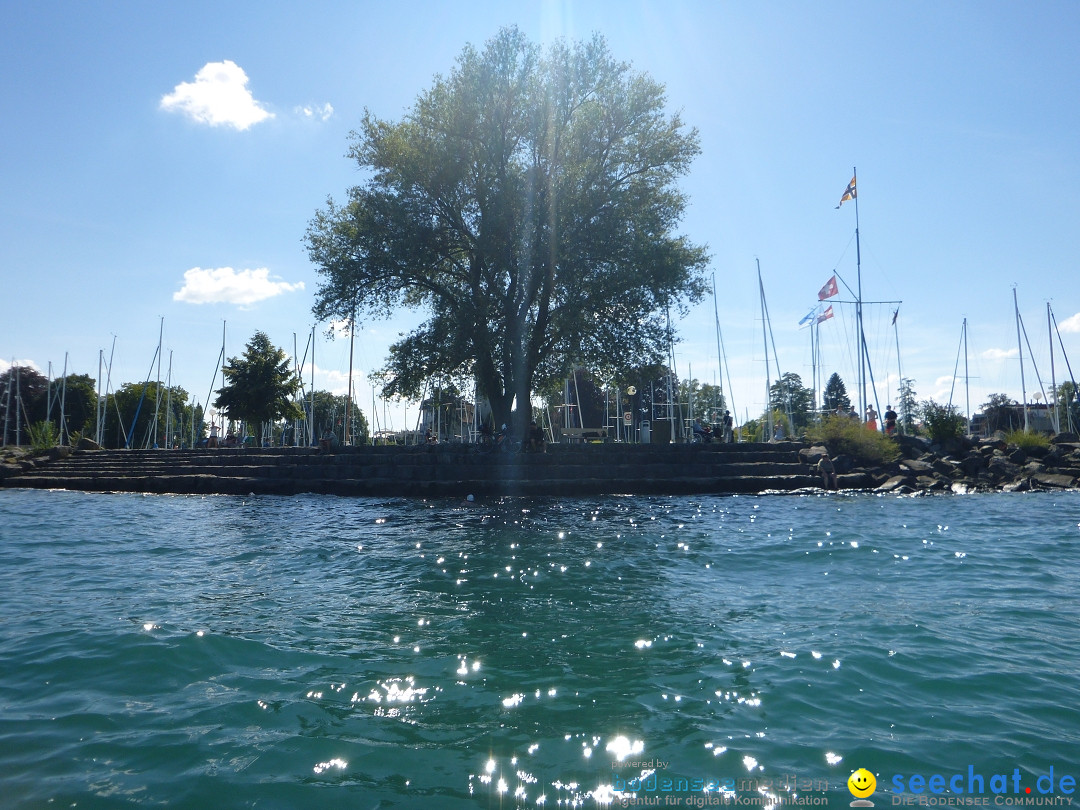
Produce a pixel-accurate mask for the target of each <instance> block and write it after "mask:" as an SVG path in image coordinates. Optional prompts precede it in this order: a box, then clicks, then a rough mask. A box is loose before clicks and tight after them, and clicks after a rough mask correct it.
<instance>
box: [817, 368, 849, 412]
mask: <svg viewBox="0 0 1080 810" xmlns="http://www.w3.org/2000/svg"><path fill="white" fill-rule="evenodd" d="M821 399H822V403H821V404H822V406H823V407H824V409H825V410H826V411H832V412H833V413H835V412H836V409H837V408H843V409H844V410H845V411H847V409H848V408H850V407H851V398H850V397H849V396H848V392H847V386H846V385H844V381H843V379H841V377H840V375H839V374H837V373H836V372H833V374H832V376H831V377H829V381H828V382H827V383H825V391H824V393H823V394H822V395H821Z"/></svg>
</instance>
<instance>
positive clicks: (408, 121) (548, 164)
mask: <svg viewBox="0 0 1080 810" xmlns="http://www.w3.org/2000/svg"><path fill="white" fill-rule="evenodd" d="M664 104H665V97H664V90H663V87H662V86H661V85H659V84H658V83H656V82H655V81H653V80H652V79H651V78H650V77H648V76H646V75H644V74H640V73H634V72H632V71H631V70H630V68H629V66H628V65H626V64H624V63H621V62H618V61H616V60H615V59H614V58H613V57H612V56H611V54H610V53H609V51H608V49H607V46H606V44H605V42H604V40H603V39H602V38H601V37H599V36H597V37H594V38H593V39H592V40H590V41H588V42H584V43H577V44H567V43H565V42H557V43H555V44H553V45H551V46H550V48H549V49H548V50H547V51H546V52H541V50H540V49H539V48H538V47H537V46H535V45H533V44H531V43H529V42H528V41H527V40H526V39H525V37H524V36H523V35H522V34H521V33H520V32H519V31H518V30H517V29H514V28H511V29H504V30H502V31H500V32H499V33H498V34H497V35H496V36H495V37H494V38H493V39H492V40H491V41H490V42H488V43H487V44H486V46H485V47H484V49H483V50H482V51H477V50H475V49H474V48H473V47H471V46H469V47H466V48H465V50H464V51H463V52H462V54H461V56H460V57H459V58H458V62H457V65H456V66H455V68H454V69H453V71H452V72H451V73H450V75H449V76H447V77H445V78H444V77H439V78H436V80H435V83H434V85H433V86H432V88H431V89H430V90H428V91H427V92H425V93H423V94H422V95H421V96H420V97H419V98H418V100H417V101H416V103H415V104H414V105H413V108H412V109H411V111H410V112H409V114H408V115H407V116H406V117H405V118H404V119H403V120H402V121H401V122H398V123H394V122H390V121H383V120H379V119H377V118H375V117H374V116H373V115H372V114H371V113H370V112H369V113H367V114H366V115H365V118H364V120H363V123H362V125H361V128H360V131H359V132H358V133H353V135H352V139H353V141H352V147H351V149H350V153H349V154H350V156H351V157H352V158H354V159H355V160H356V161H357V163H358V164H359V166H360V168H361V169H362V170H364V171H365V172H367V173H369V174H370V178H371V179H370V180H369V181H368V182H367V184H366V185H364V186H358V187H354V188H353V189H351V190H350V192H349V198H348V201H347V202H346V203H345V204H344V205H340V206H339V205H336V204H335V203H333V202H332V201H331V202H329V203H328V205H327V207H326V208H325V209H324V210H322V211H320V212H318V213H317V215H316V217H315V219H314V220H313V221H312V222H311V224H310V226H309V228H308V231H307V235H306V242H307V247H308V253H309V256H310V257H311V260H312V262H313V263H314V264H315V265H316V268H317V271H318V273H319V274H320V275H321V276H322V282H321V284H320V287H319V289H318V292H317V294H316V302H315V306H314V312H315V315H316V316H317V317H319V318H320V319H328V318H334V317H336V318H348V317H352V316H353V313H359V314H360V315H361V316H363V317H379V316H388V315H390V314H391V313H393V312H396V311H397V310H398V309H399V308H401V307H406V308H409V309H414V310H420V311H422V312H424V313H426V315H427V320H426V321H425V322H424V323H423V324H421V325H420V326H419V327H418V328H417V329H415V330H414V331H413V332H411V333H410V334H408V335H406V336H404V337H403V338H402V339H401V340H400V341H398V342H397V343H395V344H394V345H393V346H391V348H390V356H389V358H388V360H387V366H386V372H387V373H388V379H389V382H388V384H387V385H386V387H385V388H384V393H385V394H387V395H395V394H398V395H407V396H412V397H417V396H419V395H420V393H421V392H422V391H423V390H424V384H425V382H426V381H427V380H429V379H430V378H431V377H433V376H442V377H447V378H455V377H456V378H458V379H459V380H460V381H461V387H462V389H463V390H469V389H470V388H471V387H472V383H471V379H475V380H476V383H477V386H478V388H479V391H480V394H481V395H482V396H484V397H486V398H487V400H488V401H489V402H490V404H491V407H492V410H493V412H494V416H495V421H496V422H497V423H500V422H509V421H510V419H511V416H510V414H511V408H512V406H513V405H514V403H515V402H516V405H517V412H518V416H517V419H518V422H519V424H518V427H519V429H520V428H521V427H523V426H524V423H525V422H526V421H527V420H528V418H529V414H530V411H531V408H530V402H531V399H530V397H531V394H532V392H533V391H535V390H537V388H542V387H543V384H544V383H545V382H550V381H552V380H557V379H560V378H563V377H565V376H567V375H568V374H569V372H570V370H571V368H572V367H573V366H574V365H575V364H578V363H580V362H581V360H582V359H583V358H588V360H589V362H590V364H594V365H596V366H600V367H607V368H612V369H620V368H622V369H625V368H627V367H630V366H634V365H642V364H647V363H650V362H658V361H659V360H660V359H661V358H662V357H663V356H664V355H665V353H666V350H667V347H668V345H669V340H670V337H671V335H670V332H669V328H668V323H669V321H668V319H667V311H668V309H669V307H671V306H674V307H676V308H682V307H683V306H685V305H686V304H687V303H689V302H692V301H696V300H698V299H699V298H700V297H701V295H702V294H703V292H704V290H705V284H704V279H703V277H702V271H703V269H704V266H705V264H706V262H707V256H706V253H705V251H704V249H703V248H702V247H700V246H697V245H694V244H692V243H690V242H689V241H688V240H687V239H686V238H685V237H682V236H679V235H677V234H676V233H675V229H676V228H677V226H678V223H679V220H680V219H681V217H682V214H683V211H684V208H685V206H686V198H685V196H684V194H683V193H682V192H681V191H679V189H678V188H677V187H676V180H677V179H678V178H679V177H680V176H681V175H683V174H685V173H686V172H687V171H688V169H689V166H690V162H691V160H692V159H693V158H694V157H695V156H696V155H697V153H698V151H699V147H698V136H697V132H696V131H695V130H693V129H690V130H687V129H686V128H685V127H684V125H683V123H682V121H681V120H680V118H679V116H678V115H671V116H668V115H666V114H665V112H664Z"/></svg>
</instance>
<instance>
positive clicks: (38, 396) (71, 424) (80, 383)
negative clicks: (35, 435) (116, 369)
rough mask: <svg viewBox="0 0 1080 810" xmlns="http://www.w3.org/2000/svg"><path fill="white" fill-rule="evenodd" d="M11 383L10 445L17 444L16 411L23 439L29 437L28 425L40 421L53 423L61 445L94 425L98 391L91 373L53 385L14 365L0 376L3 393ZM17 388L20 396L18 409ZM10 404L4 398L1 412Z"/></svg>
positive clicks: (42, 377) (65, 379)
mask: <svg viewBox="0 0 1080 810" xmlns="http://www.w3.org/2000/svg"><path fill="white" fill-rule="evenodd" d="M16 368H18V370H17V371H16ZM16 380H17V382H16ZM9 384H10V386H11V398H10V402H11V406H10V407H11V415H10V418H9V419H8V435H7V437H6V440H7V441H8V442H12V443H13V442H14V441H15V422H14V419H15V413H16V410H18V412H19V417H20V418H19V427H20V438H25V437H26V428H27V426H28V425H30V424H34V423H38V422H46V421H48V422H50V423H51V424H52V425H53V430H54V432H55V436H56V439H57V441H60V442H64V441H66V440H67V438H68V436H70V435H71V434H72V433H74V432H76V431H85V430H86V429H87V428H88V427H91V426H92V423H93V419H94V405H95V403H96V402H97V392H96V390H95V383H94V379H93V378H92V377H90V376H89V375H88V374H68V375H67V376H66V377H58V378H56V379H55V380H53V381H52V382H51V383H50V382H49V380H48V378H47V377H46V376H45V375H44V374H41V373H40V372H38V371H36V370H34V369H33V368H30V367H29V366H19V367H16V366H12V367H11V368H8V369H7V370H5V371H4V372H3V373H2V374H0V394H2V393H3V392H5V391H6V390H7V386H8V385H9ZM16 389H17V390H18V395H19V405H18V408H17V409H16V405H15V394H16ZM7 404H8V399H7V398H6V397H5V398H4V399H3V401H2V402H0V411H2V410H3V409H4V408H5V407H7ZM61 411H62V416H61ZM0 418H2V417H0ZM61 426H62V427H63V430H61Z"/></svg>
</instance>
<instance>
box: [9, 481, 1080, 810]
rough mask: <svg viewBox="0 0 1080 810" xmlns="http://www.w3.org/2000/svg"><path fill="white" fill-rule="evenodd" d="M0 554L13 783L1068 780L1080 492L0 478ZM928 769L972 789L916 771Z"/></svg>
mask: <svg viewBox="0 0 1080 810" xmlns="http://www.w3.org/2000/svg"><path fill="white" fill-rule="evenodd" d="M0 552H2V555H3V556H2V560H3V562H2V564H0V806H3V807H5V808H23V807H27V808H30V807H33V808H37V807H42V808H44V807H79V808H114V807H128V806H168V807H192V808H195V807H225V808H228V807H260V808H306V807H313V808H314V807H350V808H351V807H357V808H489V807H490V808H511V807H537V806H540V807H544V806H546V807H558V808H563V807H596V806H612V805H613V806H624V805H629V806H650V805H652V806H656V805H659V806H685V807H697V806H703V805H704V806H712V805H710V804H708V802H713V803H715V802H720V801H724V802H727V803H728V804H729V805H732V806H735V805H740V804H742V805H750V804H754V805H755V806H762V805H763V806H766V807H769V806H781V807H782V806H787V805H798V804H799V803H805V804H809V805H818V806H825V805H830V804H831V806H836V807H842V806H847V805H848V803H849V802H850V801H852V794H851V793H850V792H849V790H848V787H847V779H848V776H849V774H851V773H852V771H853V770H855V769H857V768H866V769H868V770H869V771H871V772H872V773H874V774H875V775H876V780H877V791H876V793H875V794H874V795H873V796H872V797H871V800H873V801H875V802H876V804H877V806H879V807H880V806H887V805H890V804H895V803H898V802H900V801H903V800H908V799H914V798H917V797H919V796H922V797H929V798H931V799H933V800H935V801H936V800H937V799H939V798H947V797H950V796H951V797H954V798H955V797H957V796H961V795H963V796H966V797H973V796H972V794H973V793H974V794H975V795H976V796H978V795H980V794H978V788H979V787H980V784H981V786H982V788H983V791H984V792H983V794H981V795H982V796H983V797H984V798H985V799H987V800H988V801H989V803H990V804H991V805H994V804H995V802H996V803H997V804H998V805H1000V804H1001V803H1002V802H1003V801H1005V802H1006V803H1012V802H1013V801H1014V800H1015V801H1017V802H1019V801H1024V800H1031V799H1035V798H1040V797H1041V798H1042V799H1043V800H1045V799H1047V798H1049V797H1051V796H1053V797H1059V798H1061V797H1070V798H1071V796H1072V794H1071V793H1070V792H1069V790H1070V785H1069V779H1070V778H1073V779H1075V778H1077V777H1080V600H1078V599H1077V586H1078V583H1080V493H1077V492H1062V493H1041V494H1034V493H1033V494H1023V495H1021V494H1010V495H970V496H945V497H917V498H912V497H895V496H890V497H877V496H873V495H853V496H849V495H842V494H841V495H836V494H830V495H817V496H814V495H768V496H759V497H712V496H709V497H697V498H687V497H679V498H661V497H655V498H646V497H598V498H587V499H584V498H583V499H580V500H567V499H535V500H528V501H523V500H515V499H505V500H494V501H491V502H484V503H477V504H466V503H462V502H459V501H410V500H374V499H343V498H335V497H324V496H299V497H290V498H284V497H255V496H252V497H250V498H235V497H205V498H204V497H179V496H177V497H163V496H139V495H95V494H81V493H68V492H40V491H25V490H0ZM1051 773H1052V780H1053V781H1052V783H1048V781H1047V780H1048V779H1050V778H1051ZM934 775H941V777H942V779H943V781H945V782H946V784H948V780H950V779H952V780H953V781H952V787H953V788H956V789H958V790H961V791H963V792H962V793H958V792H957V791H956V790H953V791H952V792H951V793H950V792H948V788H946V792H945V793H932V792H923V793H915V792H913V791H914V790H916V789H918V788H920V787H921V785H922V784H924V783H926V784H934V785H936V786H938V787H940V785H941V784H942V782H940V781H939V782H934V783H929V781H928V780H930V779H931V777H933V776H934ZM956 775H960V777H961V778H959V779H955V778H954V776H956ZM996 777H999V778H996ZM920 778H921V779H922V780H924V781H923V782H920V781H919V779H920ZM897 780H899V781H897ZM1014 782H1015V786H1016V790H1013V787H1014ZM1048 784H1049V785H1050V788H1049V789H1048V790H1044V788H1046V787H1047V785H1048ZM994 786H996V787H997V788H1001V790H997V791H994V790H992V787H994ZM898 788H903V790H904V791H905V792H903V793H901V792H899V790H898ZM1029 789H1031V791H1032V792H1031V793H1028V792H1027V791H1028V790H1029ZM924 790H928V788H924Z"/></svg>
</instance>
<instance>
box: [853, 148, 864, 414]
mask: <svg viewBox="0 0 1080 810" xmlns="http://www.w3.org/2000/svg"><path fill="white" fill-rule="evenodd" d="M851 183H852V185H853V186H854V187H855V194H854V195H853V196H854V197H855V271H856V274H857V285H856V286H857V287H858V294H857V300H856V302H855V320H856V321H857V322H858V327H859V418H860V419H864V420H865V418H866V335H865V334H864V333H863V311H862V248H861V247H860V245H859V175H858V172H857V171H856V170H855V167H852V169H851Z"/></svg>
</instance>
